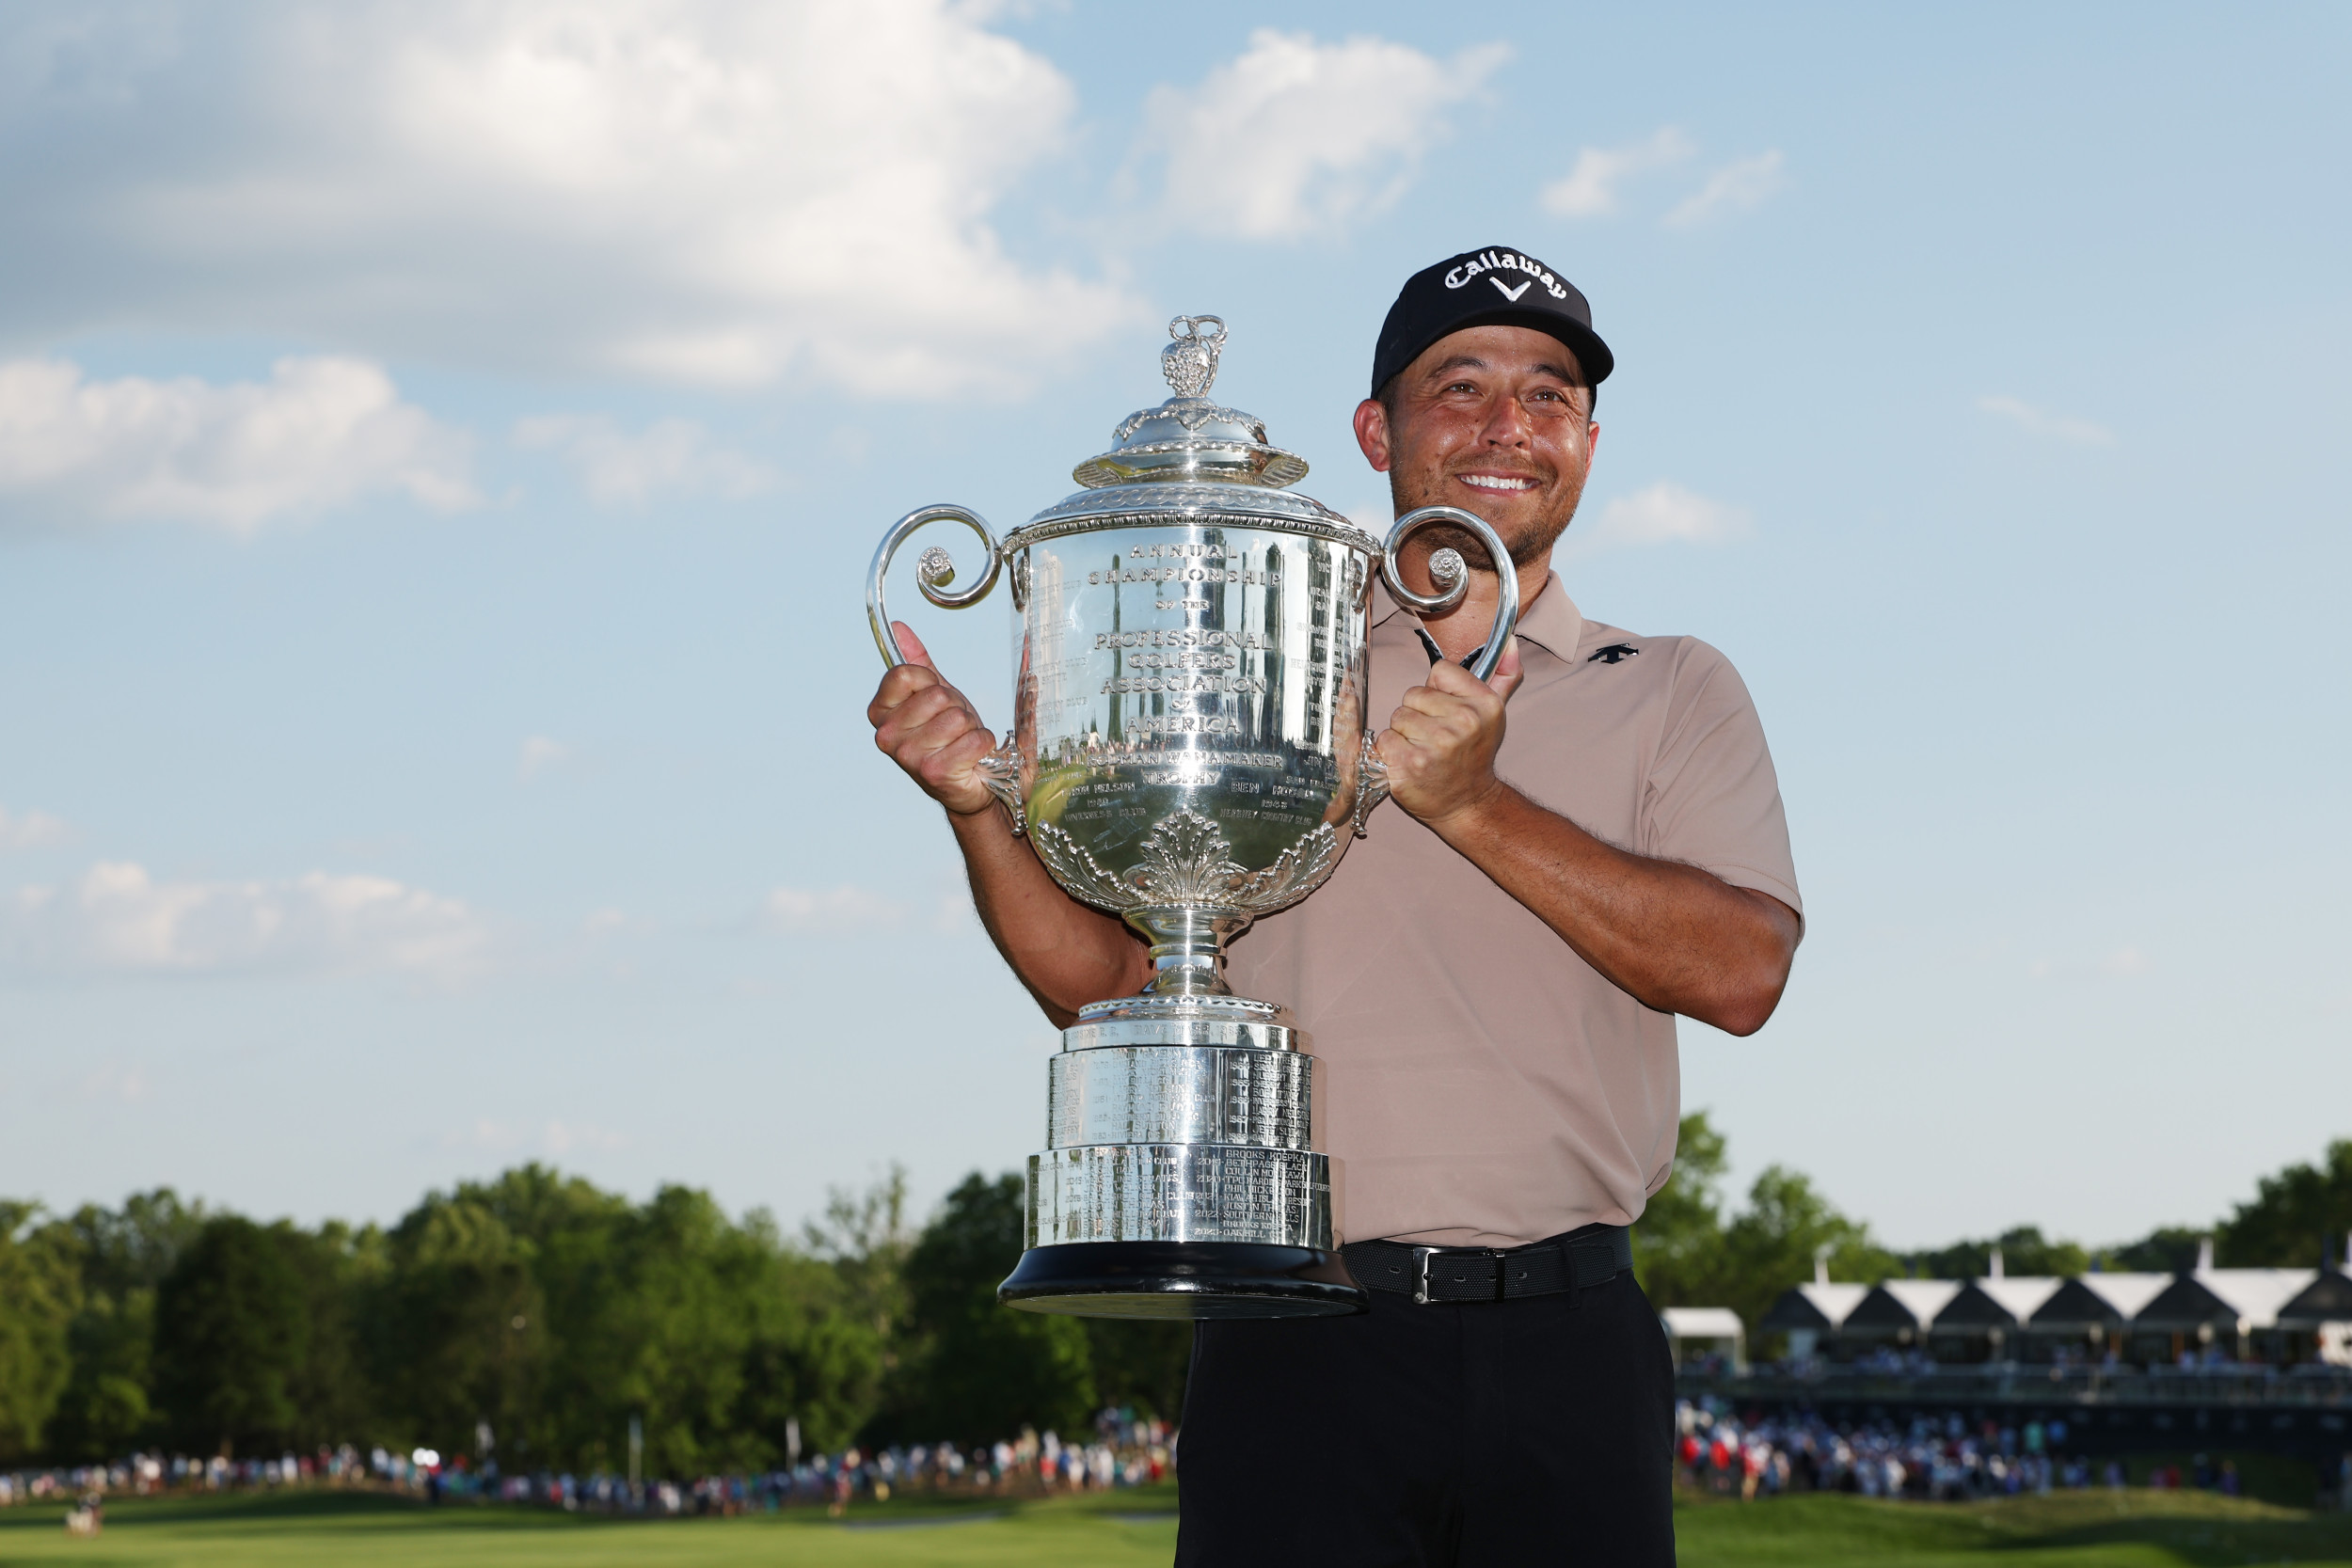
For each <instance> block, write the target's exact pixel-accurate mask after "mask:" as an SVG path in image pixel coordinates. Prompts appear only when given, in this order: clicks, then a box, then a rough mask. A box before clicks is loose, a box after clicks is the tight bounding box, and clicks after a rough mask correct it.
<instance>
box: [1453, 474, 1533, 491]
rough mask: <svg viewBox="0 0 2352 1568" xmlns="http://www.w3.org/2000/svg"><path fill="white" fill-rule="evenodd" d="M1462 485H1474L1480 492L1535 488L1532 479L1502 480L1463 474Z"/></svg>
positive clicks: (1493, 476)
mask: <svg viewBox="0 0 2352 1568" xmlns="http://www.w3.org/2000/svg"><path fill="white" fill-rule="evenodd" d="M1462 483H1465V484H1475V485H1477V486H1478V487H1479V488H1480V489H1481V490H1533V489H1534V488H1535V482H1534V480H1532V479H1502V478H1499V477H1497V476H1495V475H1493V474H1464V475H1463V476H1462Z"/></svg>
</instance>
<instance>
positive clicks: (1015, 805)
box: [866, 505, 1028, 838]
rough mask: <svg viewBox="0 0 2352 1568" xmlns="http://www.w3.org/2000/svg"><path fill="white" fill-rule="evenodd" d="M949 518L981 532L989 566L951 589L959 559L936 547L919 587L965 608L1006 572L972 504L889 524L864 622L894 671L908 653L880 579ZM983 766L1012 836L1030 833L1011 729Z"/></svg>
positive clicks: (869, 582)
mask: <svg viewBox="0 0 2352 1568" xmlns="http://www.w3.org/2000/svg"><path fill="white" fill-rule="evenodd" d="M950 519H952V520H953V521H955V522H959V523H961V524H963V525H964V527H966V528H968V529H970V530H971V531H973V532H975V533H977V534H978V535H979V536H980V543H981V544H983V545H986V546H988V570H986V571H984V572H982V573H981V574H980V575H979V578H978V579H977V581H975V582H972V583H970V584H969V585H967V586H965V587H962V588H959V589H956V590H954V591H952V592H950V591H949V589H948V587H947V585H948V584H949V583H951V582H953V581H955V580H956V563H955V560H954V558H953V557H951V556H949V555H948V553H947V552H946V550H944V549H942V548H940V547H939V546H937V545H933V546H931V547H930V549H928V550H925V551H924V552H923V554H922V556H921V557H920V558H919V559H918V560H917V561H916V562H915V563H914V581H915V586H917V587H918V588H920V589H922V591H923V597H925V598H927V599H929V600H930V602H931V603H933V604H935V605H937V606H939V608H940V609H942V610H961V609H962V608H963V607H964V606H966V605H972V604H977V603H979V602H980V600H982V599H984V598H986V597H987V596H988V591H989V590H990V589H992V588H993V587H995V586H996V574H997V573H998V572H1001V571H1003V570H1004V566H1005V552H1004V549H1003V547H1002V546H999V545H998V544H997V543H996V536H995V535H994V534H993V533H991V532H989V531H988V524H987V523H986V522H985V521H984V520H982V518H981V516H980V515H979V514H978V513H977V512H974V511H973V510H971V509H970V508H969V507H962V506H951V505H941V506H926V507H922V508H919V509H917V510H915V511H914V512H910V513H908V514H907V515H905V516H903V517H901V518H899V519H898V521H897V522H895V523H893V524H891V525H890V531H889V532H888V533H885V534H883V535H882V546H881V547H880V548H879V549H877V550H875V551H874V564H873V567H872V569H871V570H870V571H868V572H867V573H866V623H867V624H868V625H869V626H872V627H873V628H874V646H876V647H877V648H880V649H881V650H882V662H883V663H884V664H886V665H888V666H890V667H891V668H892V669H894V670H895V669H897V668H898V666H899V665H901V664H904V663H905V662H906V661H907V656H906V655H905V654H903V653H901V652H899V651H898V633H897V632H895V631H893V630H892V629H891V626H890V610H889V607H888V606H886V605H885V604H883V603H882V581H883V579H884V578H887V577H889V575H890V562H891V558H892V557H893V556H895V555H897V554H898V546H900V545H903V544H905V543H906V542H907V540H908V538H909V537H910V536H912V535H913V534H914V533H917V532H919V531H921V530H922V529H924V528H925V527H926V526H928V525H930V524H931V523H936V522H941V521H944V520H950ZM1016 586H1017V585H1016ZM979 768H980V782H981V783H982V784H986V785H987V786H988V792H989V793H990V794H991V795H993V796H995V797H996V800H997V801H998V803H1000V804H1001V805H1003V807H1004V808H1005V811H1006V813H1007V814H1008V815H1009V816H1011V818H1012V832H1013V836H1014V837H1015V838H1018V837H1020V836H1021V835H1022V834H1023V833H1025V832H1027V831H1028V812H1027V810H1026V808H1025V804H1024V802H1023V800H1022V799H1021V752H1020V749H1019V748H1018V747H1017V746H1016V745H1015V744H1014V736H1013V732H1012V731H1010V730H1007V731H1006V732H1005V739H1004V743H1003V744H1002V745H1000V746H998V747H997V748H996V749H995V750H994V751H993V752H989V753H988V755H986V756H984V757H982V758H981V759H980V764H979Z"/></svg>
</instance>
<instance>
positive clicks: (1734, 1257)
mask: <svg viewBox="0 0 2352 1568" xmlns="http://www.w3.org/2000/svg"><path fill="white" fill-rule="evenodd" d="M1815 1259H1824V1260H1826V1261H1827V1262H1828V1264H1829V1271H1830V1275H1831V1276H1832V1277H1833V1278H1840V1279H1849V1280H1865V1281H1873V1282H1875V1281H1877V1280H1880V1279H1883V1278H1885V1277H1886V1276H1887V1275H1891V1274H1895V1273H1898V1272H1899V1270H1898V1268H1897V1264H1896V1260H1895V1258H1894V1256H1893V1255H1892V1254H1891V1253H1889V1252H1887V1251H1886V1250H1885V1249H1884V1248H1883V1247H1882V1246H1880V1245H1879V1244H1878V1243H1876V1242H1874V1241H1873V1240H1871V1238H1870V1227H1868V1226H1867V1225H1865V1224H1863V1223H1862V1222H1861V1221H1859V1220H1854V1219H1849V1218H1848V1217H1847V1216H1845V1215H1844V1214H1842V1213H1839V1212H1837V1209H1836V1206H1835V1205H1834V1204H1832V1203H1831V1202H1830V1201H1829V1199H1827V1198H1826V1197H1823V1196H1821V1195H1820V1193H1818V1192H1816V1191H1815V1190H1814V1188H1813V1183H1812V1181H1811V1180H1809V1179H1808V1178H1806V1177H1805V1176H1804V1175H1803V1174H1801V1173H1799V1172H1797V1171H1793V1170H1790V1169H1788V1167H1787V1166H1785V1165H1767V1166H1766V1167H1765V1168H1764V1171H1763V1173H1762V1174H1761V1175H1759V1176H1757V1177H1756V1182H1755V1185H1753V1186H1752V1187H1750V1188H1749V1189H1748V1204H1747V1207H1746V1208H1745V1209H1743V1210H1741V1211H1740V1213H1739V1214H1738V1215H1737V1216H1735V1217H1734V1218H1733V1219H1732V1221H1731V1223H1730V1224H1729V1225H1727V1226H1725V1227H1724V1275H1723V1276H1722V1280H1721V1283H1720V1287H1719V1288H1720V1290H1721V1291H1722V1294H1721V1297H1720V1299H1719V1301H1718V1302H1717V1303H1716V1305H1720V1306H1724V1307H1731V1308H1732V1309H1733V1310H1735V1311H1737V1312H1738V1313H1739V1314H1740V1318H1741V1319H1742V1320H1743V1321H1745V1322H1747V1323H1756V1321H1757V1320H1759V1319H1761V1318H1762V1317H1763V1315H1764V1314H1765V1312H1766V1311H1767V1310H1769V1309H1770V1308H1771V1307H1772V1303H1773V1302H1774V1301H1775V1300H1777V1299H1778V1298H1779V1296H1780V1294H1781V1292H1782V1291H1786V1290H1788V1288H1789V1287H1790V1286H1792V1285H1797V1284H1801V1283H1803V1282H1804V1281H1805V1280H1808V1279H1811V1278H1812V1277H1813V1265H1814V1261H1815Z"/></svg>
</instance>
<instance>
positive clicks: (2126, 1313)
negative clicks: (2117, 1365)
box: [2074, 1274, 2172, 1323]
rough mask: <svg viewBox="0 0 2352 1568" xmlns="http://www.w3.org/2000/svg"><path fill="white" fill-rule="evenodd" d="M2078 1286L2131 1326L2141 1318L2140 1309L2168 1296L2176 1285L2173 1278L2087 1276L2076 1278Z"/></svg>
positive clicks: (2115, 1275) (2112, 1275) (2136, 1275)
mask: <svg viewBox="0 0 2352 1568" xmlns="http://www.w3.org/2000/svg"><path fill="white" fill-rule="evenodd" d="M2074 1282H2075V1283H2076V1284H2078V1285H2080V1286H2081V1287H2082V1288H2083V1289H2084V1290H2086V1291H2090V1293H2091V1294H2092V1295H2094V1296H2097V1297H2098V1298H2099V1299H2100V1300H2101V1301H2103V1302H2106V1304H2107V1305H2108V1306H2109V1307H2113V1308H2114V1309H2115V1311H2116V1314H2117V1315H2118V1316H2119V1317H2121V1318H2122V1319H2123V1321H2124V1322H2126V1323H2129V1322H2130V1321H2131V1320H2132V1319H2134V1318H2137V1317H2138V1316H2139V1309H2140V1308H2141V1307H2145V1306H2147V1305H2148V1304H2149V1303H2150V1302H2152V1301H2153V1300H2155V1299H2156V1298H2157V1297H2158V1296H2160V1295H2162V1294H2164V1291H2165V1287H2167V1286H2169V1285H2170V1284H2171V1283H2172V1276H2171V1275H2169V1274H2086V1275H2077V1276H2076V1277H2075V1281H2074Z"/></svg>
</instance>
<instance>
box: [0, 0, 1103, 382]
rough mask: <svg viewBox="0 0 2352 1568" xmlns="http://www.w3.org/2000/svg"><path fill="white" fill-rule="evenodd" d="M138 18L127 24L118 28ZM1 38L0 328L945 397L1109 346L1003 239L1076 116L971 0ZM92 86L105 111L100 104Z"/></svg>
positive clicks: (560, 6) (498, 4)
mask: <svg viewBox="0 0 2352 1568" xmlns="http://www.w3.org/2000/svg"><path fill="white" fill-rule="evenodd" d="M126 14H128V13H126ZM195 14H196V13H193V12H192V13H191V15H190V18H189V23H190V24H188V25H185V26H184V27H181V28H177V29H175V27H174V26H173V25H171V22H172V21H173V20H175V19H176V18H177V15H178V13H177V12H176V11H174V10H172V9H171V8H164V10H163V12H162V13H161V17H160V19H155V18H150V19H146V20H145V21H144V22H143V24H140V25H131V24H128V23H125V24H119V25H100V26H93V27H90V28H87V29H83V30H82V31H81V36H76V37H72V38H68V39H62V40H49V39H48V38H47V36H46V35H43V36H42V37H40V38H34V39H32V40H30V41H25V40H22V39H20V40H18V46H17V47H16V49H15V52H14V54H13V55H12V57H11V58H10V59H9V60H8V61H6V62H0V87H5V88H6V89H7V90H0V136H5V137H6V138H7V139H8V141H9V142H11V143H12V144H13V145H16V146H18V147H37V146H59V147H63V148H66V149H69V150H71V151H72V156H71V157H56V158H31V157H25V158H19V159H14V160H10V161H9V163H8V166H7V167H6V169H5V170H0V201H5V202H6V203H7V205H8V213H9V219H8V245H9V248H10V251H11V252H12V254H11V257H10V262H11V265H10V277H11V288H10V290H9V292H8V298H7V299H5V300H0V328H8V327H13V328H14V329H16V330H19V331H36V332H39V333H41V334H43V335H48V336H54V335H56V334H57V333H59V332H71V331H73V330H76V329H79V328H83V327H87V326H92V325H109V326H111V325H119V323H121V322H122V321H124V320H125V319H135V320H136V321H137V322H138V323H139V324H140V325H145V326H149V327H162V328H190V329H199V330H207V331H229V332H236V331H261V332H270V333H280V334H283V333H313V334H319V335H322V336H328V337H332V338H333V339H335V340H336V341H345V342H351V341H359V342H369V343H374V344H377V345H387V344H398V345H399V347H400V350H401V352H402V353H403V354H404V355H405V354H431V355H435V356H441V357H444V358H450V359H455V360H459V361H463V362H467V363H471V364H486V365H490V366H492V367H494V368H497V369H500V370H505V371H513V370H517V369H519V370H522V371H526V372H541V371H557V372H563V371H575V370H587V371H590V372H614V371H618V372H643V373H649V374H653V375H657V376H661V377H669V378H675V379H680V380H685V381H690V382H696V383H704V384H720V385H731V386H742V385H759V384H766V383H769V382H772V381H774V380H775V379H776V378H778V377H779V376H782V375H784V374H786V373H787V372H792V373H796V374H798V375H800V376H801V377H803V379H806V380H810V381H815V382H821V383H823V384H826V385H828V386H838V387H846V388H852V389H854V390H857V391H860V392H865V393H875V394H886V395H892V396H912V397H938V396H942V395H946V394H947V393H949V392H953V391H956V390H959V389H962V388H969V387H973V386H985V387H1003V386H1008V385H1014V384H1018V383H1019V382H1020V381H1021V380H1022V378H1023V377H1024V376H1025V375H1026V374H1031V373H1034V372H1037V371H1038V370H1039V369H1041V367H1043V366H1047V365H1050V364H1053V363H1056V362H1057V361H1059V360H1061V359H1062V358H1064V357H1066V356H1067V354H1068V352H1069V351H1070V350H1071V349H1073V347H1075V346H1078V345H1082V344H1085V343H1087V342H1089V341H1092V340H1094V339H1095V338H1097V337H1099V336H1100V335H1101V334H1102V333H1104V331H1105V330H1107V329H1108V328H1110V327H1111V326H1113V325H1118V324H1120V323H1121V322H1122V321H1125V320H1127V319H1129V318H1130V317H1131V316H1132V315H1133V314H1134V313H1135V310H1134V308H1133V306H1132V304H1131V302H1130V300H1129V297H1128V296H1127V295H1126V293H1124V292H1123V291H1122V290H1121V289H1120V288H1119V287H1117V286H1114V285H1111V284H1106V283H1104V282H1102V281H1099V280H1090V279H1089V278H1088V277H1085V276H1084V274H1085V272H1086V271H1087V270H1089V269H1087V268H1086V266H1085V265H1084V263H1083V262H1082V261H1073V260H1071V259H1068V258H1066V257H1056V258H1054V259H1051V260H1048V261H1042V262H1033V261H1027V260H1025V259H1019V258H1015V257H1013V256H1010V255H1008V254H1007V251H1006V247H1005V245H1003V243H1002V242H1001V241H1000V239H999V237H998V234H997V232H996V230H995V229H994V228H993V227H992V219H993V214H995V212H996V209H997V208H998V206H999V204H1000V203H1001V202H1002V200H1003V199H1004V198H1005V197H1006V196H1007V194H1008V193H1009V191H1010V190H1011V188H1012V187H1013V186H1014V185H1015V184H1016V183H1018V182H1021V181H1022V180H1024V179H1025V178H1027V177H1028V176H1029V175H1030V174H1032V173H1033V172H1034V171H1035V170H1036V169H1037V168H1038V167H1039V166H1040V165H1041V163H1042V162H1043V161H1045V160H1047V159H1049V158H1051V157H1054V156H1056V155H1057V154H1058V153H1060V152H1061V151H1062V150H1064V149H1065V148H1066V147H1067V145H1068V144H1069V140H1070V123H1071V119H1072V117H1073V112H1074V109H1075V106H1076V92H1075V90H1074V89H1073V87H1072V85H1071V83H1070V82H1069V80H1068V79H1067V78H1065V77H1064V76H1063V75H1062V74H1061V73H1060V72H1059V71H1057V70H1056V69H1055V68H1054V66H1053V65H1052V64H1051V63H1050V62H1049V61H1047V60H1046V59H1045V58H1043V57H1042V56H1041V55H1037V54H1035V53H1033V52H1032V51H1030V50H1029V49H1027V48H1025V47H1024V46H1023V45H1022V44H1020V43H1019V42H1017V41H1015V40H1011V39H1009V38H1006V37H1003V36H1001V35H999V34H996V33H993V32H991V31H989V30H988V26H987V22H988V16H989V10H988V8H986V7H983V6H977V5H970V4H959V3H956V0H861V3H859V4H855V5H851V4H845V3H841V0H398V3H395V0H280V3H278V4H274V5H263V6H252V7H239V8H225V9H224V8H214V9H208V10H206V11H204V12H202V13H201V16H202V24H201V26H200V27H199V26H198V25H195V24H194V16H195ZM92 83H121V84H126V85H125V86H123V87H121V88H120V89H119V90H117V89H115V88H112V87H109V88H106V89H105V90H99V89H98V88H97V87H92V86H91V84H92Z"/></svg>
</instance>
